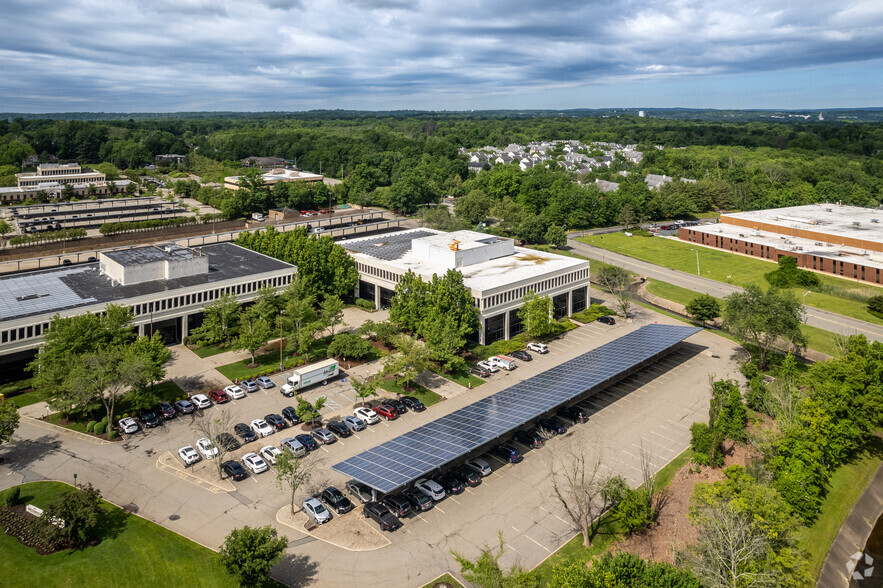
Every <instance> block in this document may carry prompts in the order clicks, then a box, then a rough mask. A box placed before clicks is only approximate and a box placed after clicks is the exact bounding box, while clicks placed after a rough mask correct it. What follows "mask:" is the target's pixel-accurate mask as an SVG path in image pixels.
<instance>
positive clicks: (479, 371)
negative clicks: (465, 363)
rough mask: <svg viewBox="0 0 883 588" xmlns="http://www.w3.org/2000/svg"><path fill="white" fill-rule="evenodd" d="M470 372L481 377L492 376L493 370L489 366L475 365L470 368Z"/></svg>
mask: <svg viewBox="0 0 883 588" xmlns="http://www.w3.org/2000/svg"><path fill="white" fill-rule="evenodd" d="M469 373H470V374H472V375H473V376H478V377H479V378H490V377H491V370H489V369H487V368H483V367H481V366H480V365H474V366H472V367H471V368H469Z"/></svg>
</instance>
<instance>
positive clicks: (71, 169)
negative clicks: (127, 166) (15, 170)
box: [0, 163, 132, 202]
mask: <svg viewBox="0 0 883 588" xmlns="http://www.w3.org/2000/svg"><path fill="white" fill-rule="evenodd" d="M15 176H16V179H17V182H18V186H12V187H4V188H0V202H21V201H23V200H27V199H29V198H36V197H37V196H38V195H39V193H40V192H43V193H44V194H45V195H46V196H47V197H49V198H61V195H62V190H64V189H65V186H68V185H69V186H71V187H72V188H73V191H74V196H76V197H77V198H80V197H83V196H88V195H89V188H90V186H92V187H93V188H94V193H95V195H96V196H112V195H113V194H121V193H122V192H124V191H125V190H126V187H127V186H128V185H129V184H131V183H132V182H131V181H129V180H115V181H108V180H107V177H106V176H105V175H104V174H103V173H102V172H100V171H96V170H94V169H89V168H84V167H81V166H80V164H78V163H43V164H40V165H38V166H37V171H36V172H24V173H19V174H15Z"/></svg>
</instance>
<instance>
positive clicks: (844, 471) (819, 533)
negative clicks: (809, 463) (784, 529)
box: [798, 437, 883, 584]
mask: <svg viewBox="0 0 883 588" xmlns="http://www.w3.org/2000/svg"><path fill="white" fill-rule="evenodd" d="M881 463H883V441H881V439H880V438H879V437H874V440H873V443H871V445H870V446H869V447H868V448H867V449H866V450H865V451H864V452H863V453H862V454H861V455H859V456H858V457H857V458H856V459H855V460H854V461H852V463H848V464H846V465H844V466H841V467H840V468H838V469H837V470H836V471H835V472H834V474H833V475H832V476H831V486H830V488H829V490H828V495H827V496H825V500H824V502H822V508H821V511H820V514H819V518H818V519H816V522H815V523H813V525H812V526H811V527H802V528H801V529H800V530H799V532H798V546H799V547H800V548H801V549H803V550H804V551H806V553H807V555H808V558H809V573H810V577H811V578H812V580H813V584H815V582H816V580H817V579H818V577H819V573H820V572H821V571H822V564H824V563H825V557H826V556H827V555H828V551H829V550H830V549H831V543H833V542H834V538H835V537H836V536H837V533H838V532H839V531H840V527H841V526H843V522H844V521H845V520H846V517H847V515H849V511H850V510H852V507H853V505H855V503H856V501H857V500H858V499H859V497H860V496H861V495H862V492H864V491H865V488H866V487H867V486H868V483H869V482H870V481H871V478H872V477H873V476H874V473H875V472H876V471H877V468H878V467H880V464H881Z"/></svg>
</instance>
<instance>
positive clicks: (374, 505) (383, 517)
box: [362, 502, 402, 531]
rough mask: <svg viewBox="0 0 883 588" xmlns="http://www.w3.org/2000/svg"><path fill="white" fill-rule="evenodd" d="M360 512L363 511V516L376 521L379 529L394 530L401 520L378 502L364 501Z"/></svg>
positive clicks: (400, 523) (400, 524) (399, 525)
mask: <svg viewBox="0 0 883 588" xmlns="http://www.w3.org/2000/svg"><path fill="white" fill-rule="evenodd" d="M362 512H364V513H365V517H368V518H372V519H374V520H375V521H377V524H378V525H380V530H381V531H395V530H396V529H398V528H399V527H401V526H402V521H400V520H399V519H398V517H397V516H395V515H394V514H392V513H391V512H389V509H388V508H386V507H385V506H383V505H382V504H380V503H379V502H366V503H365V506H363V507H362Z"/></svg>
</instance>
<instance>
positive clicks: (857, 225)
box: [852, 221, 862, 227]
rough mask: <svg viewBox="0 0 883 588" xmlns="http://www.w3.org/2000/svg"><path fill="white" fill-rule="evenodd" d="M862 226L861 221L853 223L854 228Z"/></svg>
mask: <svg viewBox="0 0 883 588" xmlns="http://www.w3.org/2000/svg"><path fill="white" fill-rule="evenodd" d="M861 225H862V223H861V222H859V221H852V226H854V227H860V226H861Z"/></svg>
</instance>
